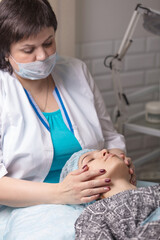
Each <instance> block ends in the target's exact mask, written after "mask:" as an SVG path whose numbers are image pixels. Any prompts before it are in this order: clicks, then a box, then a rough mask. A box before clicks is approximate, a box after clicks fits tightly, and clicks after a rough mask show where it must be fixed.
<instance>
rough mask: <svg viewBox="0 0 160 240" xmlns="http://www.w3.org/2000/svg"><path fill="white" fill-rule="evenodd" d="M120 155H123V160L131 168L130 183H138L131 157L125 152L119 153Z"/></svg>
mask: <svg viewBox="0 0 160 240" xmlns="http://www.w3.org/2000/svg"><path fill="white" fill-rule="evenodd" d="M119 157H121V158H122V159H123V161H124V162H125V164H126V165H127V166H128V168H129V173H130V174H131V179H130V183H132V184H133V185H136V175H135V168H134V165H133V163H132V160H131V158H129V157H126V156H125V154H124V153H121V154H119Z"/></svg>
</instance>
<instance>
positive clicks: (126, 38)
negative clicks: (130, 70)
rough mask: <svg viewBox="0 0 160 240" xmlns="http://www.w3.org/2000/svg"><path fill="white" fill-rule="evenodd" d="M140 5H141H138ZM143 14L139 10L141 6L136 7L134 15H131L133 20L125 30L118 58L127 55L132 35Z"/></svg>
mask: <svg viewBox="0 0 160 240" xmlns="http://www.w3.org/2000/svg"><path fill="white" fill-rule="evenodd" d="M138 6H140V5H138ZM140 16H141V12H140V11H139V7H136V9H135V10H134V12H133V15H132V17H131V20H130V22H129V25H128V27H127V30H126V32H125V35H124V37H123V40H122V43H121V45H120V47H119V50H118V53H117V58H118V60H122V58H123V57H124V56H125V54H126V52H127V50H128V49H129V47H130V45H131V43H132V36H133V33H134V31H135V28H136V26H137V23H138V20H139V18H140Z"/></svg>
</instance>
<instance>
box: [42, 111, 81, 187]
mask: <svg viewBox="0 0 160 240" xmlns="http://www.w3.org/2000/svg"><path fill="white" fill-rule="evenodd" d="M43 115H44V116H45V118H46V119H47V121H48V123H49V126H50V133H51V138H52V143H53V148H54V157H53V161H52V165H51V168H50V171H49V173H48V175H47V177H46V178H45V180H44V182H47V183H58V182H59V177H60V172H61V170H62V168H63V166H64V164H65V163H66V161H67V160H68V159H69V158H70V157H71V155H72V154H73V153H74V152H77V151H79V150H81V149H82V148H81V146H80V144H79V142H78V140H77V139H76V137H75V136H74V134H73V133H72V132H71V131H70V130H69V129H68V128H67V126H66V124H65V123H64V121H63V118H62V114H61V111H60V109H59V110H57V111H55V112H51V113H45V112H44V113H43Z"/></svg>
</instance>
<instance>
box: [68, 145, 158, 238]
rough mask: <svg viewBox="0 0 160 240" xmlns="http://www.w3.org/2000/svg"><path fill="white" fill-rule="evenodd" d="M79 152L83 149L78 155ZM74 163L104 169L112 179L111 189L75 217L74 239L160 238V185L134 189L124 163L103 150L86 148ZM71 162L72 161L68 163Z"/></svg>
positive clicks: (92, 168)
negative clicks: (86, 150)
mask: <svg viewBox="0 0 160 240" xmlns="http://www.w3.org/2000/svg"><path fill="white" fill-rule="evenodd" d="M81 153H83V151H80V152H79V154H78V156H80V155H81ZM78 161H79V163H78ZM75 163H76V161H75V158H74V164H75ZM77 163H78V165H79V167H80V168H81V167H82V166H84V165H87V166H88V167H89V169H91V170H95V169H97V168H102V169H106V178H111V179H112V182H111V190H110V191H109V192H107V193H104V194H103V195H101V196H100V199H101V200H99V201H96V202H94V203H93V204H91V205H89V206H88V207H87V208H86V209H85V210H84V211H83V213H82V214H81V215H80V217H79V218H78V219H77V221H76V224H75V230H76V240H78V239H79V240H84V239H86V240H89V239H92V240H98V239H101V240H102V239H105V240H106V239H123V240H127V239H134V240H136V239H138V240H140V239H145V240H148V239H152V240H158V239H160V208H159V207H160V185H157V186H151V187H142V188H136V187H135V186H133V185H132V184H131V183H130V182H129V179H130V175H129V173H128V168H127V166H126V164H124V162H123V161H122V159H120V158H119V157H118V156H116V155H111V154H108V153H107V150H105V149H104V150H101V151H97V150H92V151H90V150H88V152H86V153H84V154H83V155H82V156H81V157H80V158H79V157H78V158H77ZM70 164H71V161H69V162H68V166H70ZM65 167H67V164H66V166H65ZM68 169H70V167H69V168H68ZM66 174H67V169H66ZM99 177H101V176H99Z"/></svg>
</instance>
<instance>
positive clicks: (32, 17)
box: [0, 0, 57, 73]
mask: <svg viewBox="0 0 160 240" xmlns="http://www.w3.org/2000/svg"><path fill="white" fill-rule="evenodd" d="M44 27H53V28H54V30H55V31H56V30H57V19H56V16H55V13H54V12H53V10H52V7H51V5H50V4H49V2H48V0H2V1H1V2H0V70H4V71H9V72H10V73H12V72H13V69H12V67H11V65H10V63H9V62H8V61H6V60H5V57H6V56H8V55H9V54H10V46H11V44H12V43H15V42H18V41H20V40H22V39H27V38H28V37H29V36H34V35H35V36H36V35H37V34H38V33H39V32H40V31H41V30H42V29H43V28H44Z"/></svg>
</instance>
